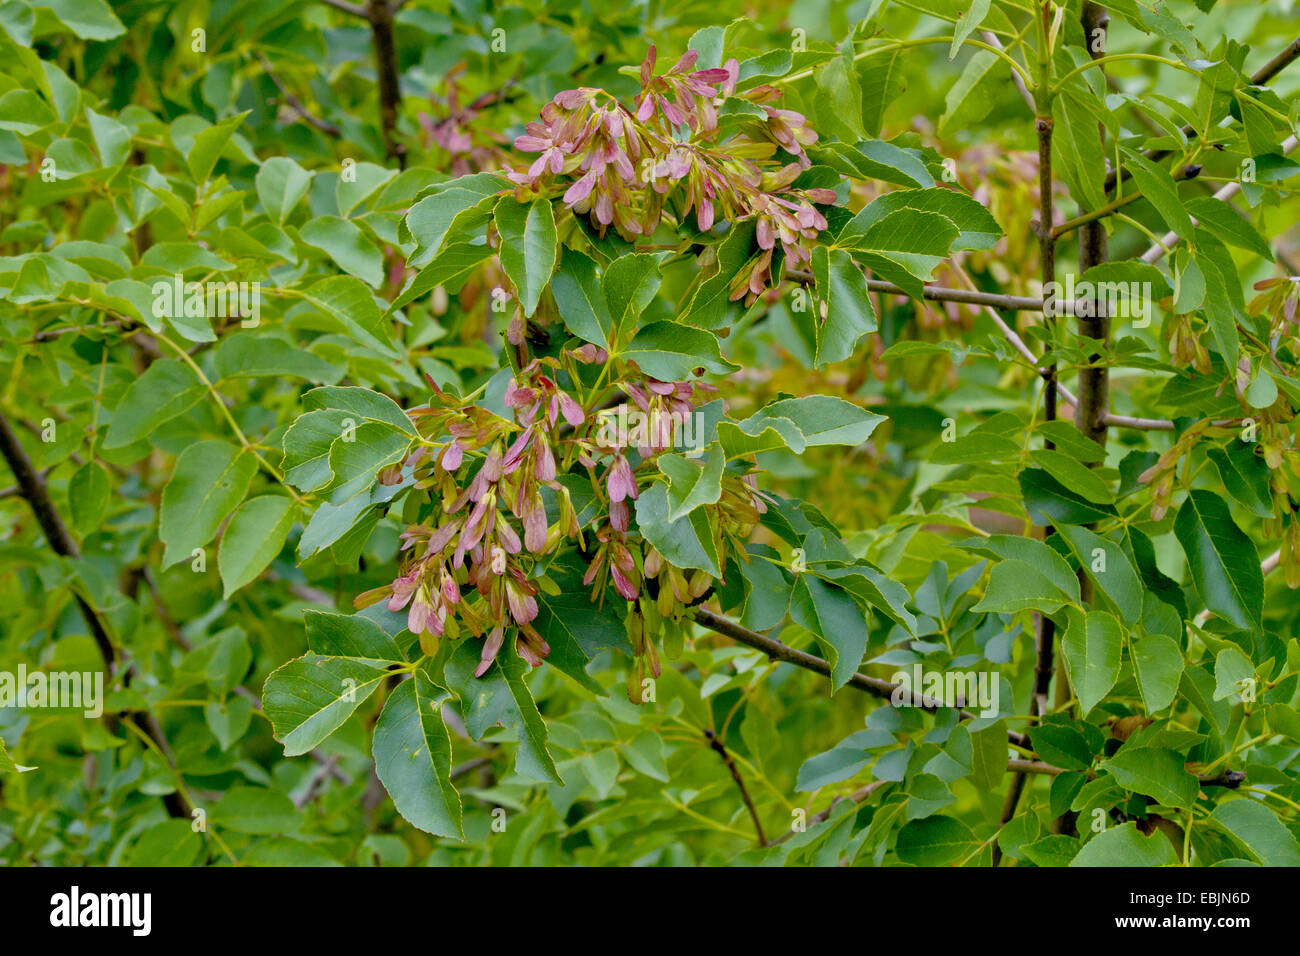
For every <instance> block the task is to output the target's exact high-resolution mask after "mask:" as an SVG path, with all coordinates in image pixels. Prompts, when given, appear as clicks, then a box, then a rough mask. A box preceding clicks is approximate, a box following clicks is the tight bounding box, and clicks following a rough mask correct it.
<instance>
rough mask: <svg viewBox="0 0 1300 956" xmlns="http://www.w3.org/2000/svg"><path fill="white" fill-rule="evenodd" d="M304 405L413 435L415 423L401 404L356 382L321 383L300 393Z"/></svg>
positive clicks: (411, 436) (311, 408)
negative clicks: (344, 413)
mask: <svg viewBox="0 0 1300 956" xmlns="http://www.w3.org/2000/svg"><path fill="white" fill-rule="evenodd" d="M303 407H304V408H306V409H309V410H315V409H337V410H338V411H342V412H347V413H349V414H350V415H352V416H354V417H355V418H356V419H357V421H356V422H354V424H360V423H361V422H363V421H364V422H378V423H379V424H381V425H387V426H389V427H390V428H394V429H396V430H397V431H399V432H401V433H402V434H404V435H405V436H407V437H408V438H415V437H416V433H415V426H414V425H412V424H411V419H410V418H408V417H407V414H406V412H404V411H402V408H401V406H400V405H398V404H397V403H396V402H395V401H393V400H392V399H391V398H389V397H388V396H387V395H381V394H380V393H379V392H375V391H372V390H371V389H368V388H361V387H360V386H356V385H349V386H343V385H322V386H321V387H320V388H313V389H312V390H311V391H310V392H308V393H307V394H306V395H304V396H303Z"/></svg>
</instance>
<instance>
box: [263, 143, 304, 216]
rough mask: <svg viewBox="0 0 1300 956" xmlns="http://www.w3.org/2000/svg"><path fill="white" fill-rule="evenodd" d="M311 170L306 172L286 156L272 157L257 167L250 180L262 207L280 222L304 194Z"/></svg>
mask: <svg viewBox="0 0 1300 956" xmlns="http://www.w3.org/2000/svg"><path fill="white" fill-rule="evenodd" d="M315 175H316V174H315V173H311V172H308V171H307V170H305V169H303V168H302V167H301V166H299V165H298V164H297V163H295V162H294V161H293V160H292V159H290V158H289V157H287V156H272V157H271V158H270V159H268V160H266V162H264V163H262V165H261V166H260V167H259V168H258V170H257V177H256V179H255V180H254V182H255V185H256V187H257V198H258V199H260V200H261V201H262V208H263V209H265V210H266V213H267V215H268V216H270V217H271V218H272V219H274V220H275V221H276V222H277V223H283V222H284V221H285V219H287V218H288V217H289V213H291V212H293V207H294V206H296V205H298V201H299V200H300V199H302V197H303V196H305V195H307V190H308V188H309V187H310V186H311V180H312V177H313V176H315Z"/></svg>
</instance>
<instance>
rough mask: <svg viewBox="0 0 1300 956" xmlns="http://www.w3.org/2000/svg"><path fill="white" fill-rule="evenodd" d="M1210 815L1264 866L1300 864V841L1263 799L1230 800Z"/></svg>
mask: <svg viewBox="0 0 1300 956" xmlns="http://www.w3.org/2000/svg"><path fill="white" fill-rule="evenodd" d="M1210 819H1211V820H1213V821H1214V822H1215V823H1217V824H1218V825H1219V826H1221V827H1223V829H1225V830H1227V831H1228V832H1229V833H1231V834H1232V836H1233V837H1234V838H1235V839H1236V840H1237V842H1238V843H1240V844H1241V845H1242V846H1244V847H1245V848H1246V849H1247V850H1249V851H1250V855H1251V856H1252V857H1253V858H1254V859H1256V860H1258V861H1259V862H1260V863H1262V864H1263V865H1264V866H1300V843H1297V842H1296V838H1295V835H1294V834H1293V833H1292V832H1291V831H1290V830H1288V829H1287V828H1286V826H1285V825H1284V824H1283V823H1282V821H1281V820H1279V819H1278V818H1277V814H1275V813H1274V812H1273V811H1272V810H1270V809H1269V808H1268V807H1266V806H1265V805H1264V804H1263V803H1261V802H1259V801H1256V800H1253V799H1251V798H1250V797H1240V798H1238V799H1236V800H1228V801H1225V802H1224V803H1221V804H1219V805H1218V806H1217V807H1215V808H1214V812H1213V813H1211V814H1210Z"/></svg>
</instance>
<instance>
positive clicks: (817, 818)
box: [766, 780, 892, 846]
mask: <svg viewBox="0 0 1300 956" xmlns="http://www.w3.org/2000/svg"><path fill="white" fill-rule="evenodd" d="M891 782H892V781H890V780H873V781H871V782H870V783H869V784H867V785H866V786H863V787H859V788H858V789H856V790H854V791H853V792H852V793H850V794H849V795H848V796H847V797H844V796H836V797H835V799H833V800H832V801H831V805H830V806H829V807H827V808H826V809H825V810H823V811H822V812H821V813H818V814H816V815H814V816H811V817H809V818H808V826H807V827H805V828H804V829H805V830H807V829H810V828H812V827H815V826H816V825H817V824H819V823H825V822H826V821H827V820H829V819H830V817H831V811H832V810H834V809H835V807H836V805H837V804H838V803H839V802H840V801H841V800H852V801H853V802H854V803H862V802H864V801H865V800H866V799H867V797H869V796H871V795H872V794H873V793H875V792H876V791H877V790H879V789H880V788H881V787H883V786H884V785H885V784H887V783H891ZM801 832H803V831H801V830H795V829H790V830H787V831H786V832H785V833H782V834H781V835H780V836H779V837H777V838H776V839H775V840H772V841H771V842H770V843H767V844H766V845H767V846H777V845H778V844H781V843H784V842H785V841H786V840H789V839H792V838H793V837H794V836H795V834H797V833H801Z"/></svg>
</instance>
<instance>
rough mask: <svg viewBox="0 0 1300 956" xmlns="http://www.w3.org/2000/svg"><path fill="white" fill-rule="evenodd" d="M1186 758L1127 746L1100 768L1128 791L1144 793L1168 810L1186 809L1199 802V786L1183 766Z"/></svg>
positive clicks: (1104, 762)
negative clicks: (1197, 797) (1197, 798)
mask: <svg viewBox="0 0 1300 956" xmlns="http://www.w3.org/2000/svg"><path fill="white" fill-rule="evenodd" d="M1183 762H1184V761H1183V758H1182V756H1181V755H1180V754H1177V753H1175V752H1174V751H1172V750H1160V749H1157V748H1155V747H1136V748H1135V747H1124V748H1121V749H1120V751H1119V752H1118V753H1116V754H1115V756H1113V757H1111V758H1110V759H1109V760H1103V761H1102V762H1101V769H1102V770H1105V771H1107V772H1108V773H1110V774H1111V775H1112V776H1113V777H1114V778H1115V779H1116V780H1118V781H1119V784H1120V786H1121V787H1123V788H1124V789H1125V790H1132V791H1133V792H1134V793H1141V794H1145V795H1146V796H1148V797H1151V798H1152V799H1154V800H1157V801H1159V802H1160V803H1162V804H1164V805H1165V806H1167V807H1180V808H1183V809H1186V808H1187V807H1190V806H1191V805H1192V804H1193V803H1195V802H1196V795H1197V794H1198V793H1199V792H1200V789H1201V787H1200V784H1199V783H1198V782H1197V780H1196V777H1194V776H1192V774H1190V773H1188V772H1187V770H1186V769H1185V768H1184V767H1183Z"/></svg>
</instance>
